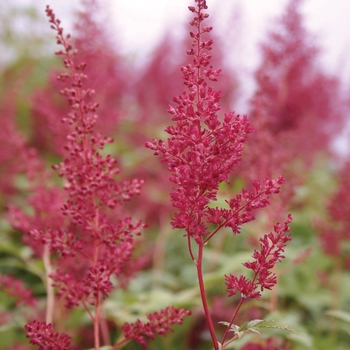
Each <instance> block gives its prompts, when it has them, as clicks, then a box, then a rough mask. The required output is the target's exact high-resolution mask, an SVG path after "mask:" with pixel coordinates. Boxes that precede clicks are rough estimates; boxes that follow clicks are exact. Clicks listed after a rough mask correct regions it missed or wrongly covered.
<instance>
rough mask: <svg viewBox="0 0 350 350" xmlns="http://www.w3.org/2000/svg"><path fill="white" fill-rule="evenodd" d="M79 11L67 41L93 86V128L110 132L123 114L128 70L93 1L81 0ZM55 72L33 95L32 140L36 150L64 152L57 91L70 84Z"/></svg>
mask: <svg viewBox="0 0 350 350" xmlns="http://www.w3.org/2000/svg"><path fill="white" fill-rule="evenodd" d="M82 8H83V10H82V11H79V12H78V13H77V15H76V19H75V31H74V33H75V35H74V38H72V39H71V44H72V46H74V48H76V49H77V51H76V54H75V59H76V62H85V63H86V67H85V68H84V73H85V75H86V77H85V80H84V85H85V86H93V87H94V90H95V93H94V101H96V102H97V103H98V104H99V123H97V124H95V125H94V129H95V130H96V131H98V132H101V133H102V134H104V135H112V134H113V132H115V131H116V130H117V129H118V127H119V124H120V122H121V120H122V118H123V117H124V116H125V111H124V104H123V101H124V99H125V96H126V95H127V91H128V82H129V81H130V77H129V70H128V67H127V66H126V64H124V61H123V60H122V58H121V56H120V55H119V54H118V52H117V51H116V48H117V47H118V45H115V43H114V42H113V43H112V40H111V36H110V35H109V33H108V31H107V28H108V26H107V25H106V21H102V20H101V18H102V17H104V16H105V11H104V10H105V9H102V8H101V6H100V4H99V2H98V1H96V0H84V1H83V2H82ZM57 74H58V73H57V71H52V72H51V74H50V76H49V81H48V85H47V86H45V88H43V89H38V90H37V91H36V92H35V93H34V95H33V124H34V125H33V133H34V142H35V144H36V146H37V147H38V148H40V149H42V150H43V149H45V150H47V149H48V150H49V151H51V152H55V153H58V154H60V155H61V156H62V155H64V145H65V143H66V136H67V134H68V133H69V132H70V131H69V126H68V125H67V124H64V123H62V122H61V119H62V115H67V114H68V113H69V108H70V107H69V106H67V104H66V103H65V101H64V97H62V96H60V95H59V94H58V93H57V92H58V91H60V90H61V89H62V86H66V87H68V88H69V87H70V81H69V80H66V81H65V82H62V81H60V82H59V81H57V79H56V77H57Z"/></svg>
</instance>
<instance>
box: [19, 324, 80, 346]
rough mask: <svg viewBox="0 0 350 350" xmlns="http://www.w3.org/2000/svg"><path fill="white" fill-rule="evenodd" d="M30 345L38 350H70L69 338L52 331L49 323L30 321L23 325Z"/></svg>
mask: <svg viewBox="0 0 350 350" xmlns="http://www.w3.org/2000/svg"><path fill="white" fill-rule="evenodd" d="M25 328H26V330H27V338H29V339H30V343H31V344H33V345H37V346H38V349H39V350H70V349H73V348H72V347H71V344H70V337H69V336H68V335H66V334H59V333H57V332H54V331H53V325H52V324H51V323H49V324H46V323H45V322H38V321H32V322H30V323H28V324H26V325H25Z"/></svg>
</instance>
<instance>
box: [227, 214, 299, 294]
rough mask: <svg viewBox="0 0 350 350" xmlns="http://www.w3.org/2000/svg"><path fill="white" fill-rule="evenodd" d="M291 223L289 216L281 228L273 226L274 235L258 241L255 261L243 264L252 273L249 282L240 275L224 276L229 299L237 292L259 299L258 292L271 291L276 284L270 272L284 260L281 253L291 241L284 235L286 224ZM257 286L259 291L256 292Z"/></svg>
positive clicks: (274, 276) (288, 229)
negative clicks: (258, 247) (258, 249)
mask: <svg viewBox="0 0 350 350" xmlns="http://www.w3.org/2000/svg"><path fill="white" fill-rule="evenodd" d="M291 221H292V217H291V215H289V216H288V218H287V220H286V221H285V222H284V225H283V226H281V225H280V224H276V225H275V227H274V231H275V233H272V232H270V233H269V234H266V235H264V237H262V238H260V239H259V241H260V251H257V250H255V251H254V254H253V258H254V259H255V260H254V261H252V262H246V263H244V264H243V265H244V266H245V267H246V268H248V269H250V270H252V271H253V273H254V276H253V278H252V279H251V280H250V281H249V280H248V279H247V278H246V277H244V276H242V275H241V276H239V277H236V276H234V275H232V274H229V275H228V276H225V280H226V285H227V292H228V296H229V297H231V296H233V295H235V294H236V293H238V292H239V293H240V294H241V297H242V298H247V297H249V298H255V299H259V298H260V296H261V293H260V291H261V292H262V291H263V290H264V289H271V288H272V287H273V286H274V285H275V284H276V283H277V277H276V275H275V274H274V273H273V272H271V270H272V269H273V267H274V266H275V265H276V263H277V262H280V261H281V259H283V258H284V256H283V255H282V253H283V252H284V249H285V246H286V244H287V242H288V241H290V240H291V237H290V235H286V234H287V232H289V231H290V228H289V226H288V224H289V223H290V222H291ZM259 286H260V291H258V290H257V289H258V287H259Z"/></svg>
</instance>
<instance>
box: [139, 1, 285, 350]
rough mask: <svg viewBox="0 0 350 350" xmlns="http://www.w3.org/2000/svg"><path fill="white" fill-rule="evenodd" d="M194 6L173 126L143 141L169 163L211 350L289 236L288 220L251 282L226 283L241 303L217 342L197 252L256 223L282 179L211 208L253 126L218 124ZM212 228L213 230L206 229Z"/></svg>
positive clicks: (270, 280) (213, 73)
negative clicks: (161, 136)
mask: <svg viewBox="0 0 350 350" xmlns="http://www.w3.org/2000/svg"><path fill="white" fill-rule="evenodd" d="M195 2H196V3H197V5H196V6H190V7H189V10H190V11H191V12H193V13H194V18H193V19H192V20H191V22H190V25H191V26H192V27H194V28H195V31H193V32H190V36H191V38H192V40H193V42H192V47H191V48H190V49H189V50H188V51H187V53H188V55H189V56H192V57H193V62H192V63H191V64H187V65H186V66H183V67H182V68H181V71H182V73H183V79H184V84H185V85H186V86H187V88H188V90H189V91H188V92H183V93H182V95H180V96H178V97H175V98H174V99H173V101H174V102H175V103H176V105H177V106H176V107H170V108H169V110H168V111H169V113H170V114H171V115H172V120H173V121H174V122H175V125H172V126H169V127H167V128H166V129H165V131H166V132H167V133H168V134H169V135H170V136H169V138H168V140H167V142H164V141H162V140H156V139H154V140H153V141H152V142H147V143H146V147H148V148H150V149H152V150H153V151H154V153H155V155H160V157H161V161H162V162H165V163H167V165H168V169H169V171H170V173H171V176H170V181H171V182H172V183H173V184H174V190H173V192H172V193H171V199H172V204H173V206H174V207H175V208H176V209H177V211H176V213H175V215H174V218H173V220H172V222H171V223H172V227H173V228H180V229H185V230H186V236H187V241H188V249H189V254H190V256H191V258H192V260H193V261H194V263H195V264H196V267H197V275H198V280H199V287H200V293H201V298H202V303H203V308H204V312H205V316H206V319H207V322H208V327H209V331H210V335H211V339H212V342H213V346H214V348H215V350H218V349H222V348H224V347H225V346H226V345H227V343H225V341H226V338H227V335H228V331H229V328H230V327H231V325H232V324H233V321H234V319H235V316H236V314H237V312H238V310H239V308H240V306H241V305H242V303H243V301H244V299H245V298H246V296H250V297H258V296H259V295H260V294H259V293H258V292H255V293H254V292H253V291H255V289H256V287H257V286H258V285H260V287H261V289H264V288H271V287H272V286H273V285H274V284H275V283H276V279H275V278H274V276H273V275H272V274H271V273H270V271H269V270H271V269H272V267H273V266H274V265H275V263H276V262H278V261H279V260H280V259H281V258H282V257H283V256H282V255H281V253H282V252H283V250H284V246H285V243H286V242H287V241H288V240H289V237H287V236H285V234H286V233H287V232H288V231H289V227H288V224H289V222H290V221H291V217H289V218H288V219H287V220H286V222H285V224H284V225H283V226H282V227H280V226H279V225H276V226H275V235H274V234H272V233H271V234H269V235H265V236H264V238H262V239H261V251H260V252H257V251H256V252H255V253H254V255H253V257H254V258H255V260H256V261H255V262H253V263H246V264H245V265H246V267H248V268H249V269H252V270H253V271H254V272H255V276H254V278H253V280H252V281H248V280H247V279H245V278H244V277H241V278H239V279H236V278H232V279H231V277H227V278H228V283H227V284H228V290H229V293H231V292H233V290H234V288H237V289H238V290H239V291H240V292H241V295H242V296H243V297H242V299H241V302H240V303H239V305H238V307H237V309H236V312H235V314H234V316H233V318H232V320H231V322H230V324H229V327H228V328H227V331H226V332H225V335H224V337H223V339H222V341H221V343H220V342H218V340H217V337H216V334H215V331H214V327H213V323H212V320H211V316H210V311H209V306H208V301H207V297H206V292H205V286H204V281H203V250H204V247H205V245H206V244H207V243H208V242H209V240H210V239H211V238H212V237H213V236H214V235H216V234H217V232H218V231H219V230H220V229H222V228H224V227H229V228H230V229H231V230H232V232H233V233H235V234H238V233H240V226H241V225H242V224H244V223H247V222H249V221H252V220H254V212H255V211H256V210H257V209H260V208H264V207H266V206H267V205H269V197H270V195H271V194H274V193H278V192H279V190H280V185H281V184H282V183H283V178H281V177H279V178H277V179H276V180H268V179H266V180H265V181H264V182H263V184H260V183H258V182H254V183H253V186H252V189H251V190H245V189H244V190H242V192H241V193H240V194H238V195H236V197H234V198H232V199H231V200H227V201H226V203H227V205H228V208H227V209H224V208H218V207H213V206H212V205H210V204H213V203H215V201H216V198H217V194H218V190H219V185H220V183H222V182H228V180H229V175H230V174H231V173H232V172H233V171H234V169H235V167H236V166H237V165H238V164H239V162H240V161H241V153H242V150H243V144H244V142H245V141H246V139H247V135H248V134H249V133H250V132H251V131H252V127H251V125H250V123H249V121H248V119H247V118H246V117H240V116H238V115H235V114H234V113H233V112H229V113H225V114H224V116H223V117H222V118H219V117H218V115H217V112H218V111H219V110H220V104H219V102H220V99H221V96H222V95H221V92H220V91H216V90H215V89H213V88H212V87H211V86H210V84H211V83H212V82H215V81H216V80H217V78H218V76H219V75H220V72H221V70H220V69H214V68H213V67H212V65H210V59H211V56H210V55H209V54H208V51H210V50H211V49H212V44H213V40H212V39H208V40H206V41H204V40H203V37H204V36H205V35H206V34H207V33H209V32H210V31H211V30H212V27H207V26H203V24H202V22H203V21H204V20H205V19H206V18H208V16H209V15H208V14H207V13H205V12H204V10H206V9H207V5H206V1H205V0H195ZM212 225H214V228H212V227H213V226H212ZM193 241H194V242H195V244H196V246H197V249H198V251H197V254H195V253H194V251H193V244H194V243H193Z"/></svg>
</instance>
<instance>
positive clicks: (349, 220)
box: [316, 160, 350, 268]
mask: <svg viewBox="0 0 350 350" xmlns="http://www.w3.org/2000/svg"><path fill="white" fill-rule="evenodd" d="M349 172H350V160H347V161H346V163H345V164H344V165H343V167H342V168H341V169H340V170H339V174H338V182H339V184H338V186H339V187H338V189H337V191H336V192H335V193H334V194H333V195H332V196H331V197H330V198H329V201H328V203H327V212H328V216H329V219H330V220H329V221H328V222H317V223H316V228H317V229H318V230H319V231H320V241H321V245H322V248H323V250H324V252H325V253H326V254H328V255H330V256H333V257H336V258H337V259H342V260H344V261H343V262H344V263H345V264H346V265H347V268H350V259H349V252H348V251H347V250H346V248H345V246H346V244H347V242H349V241H350V217H349V212H350V205H349V203H350V191H349V188H350V177H349Z"/></svg>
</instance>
